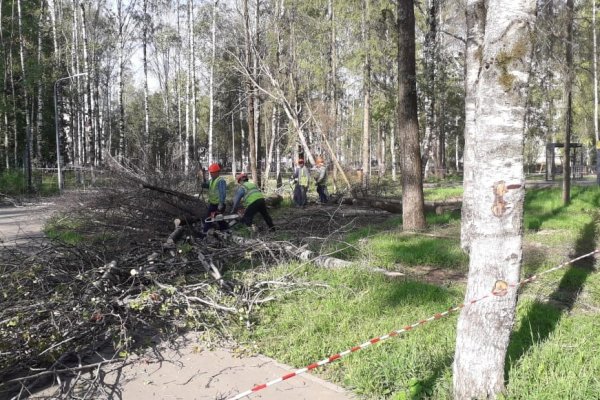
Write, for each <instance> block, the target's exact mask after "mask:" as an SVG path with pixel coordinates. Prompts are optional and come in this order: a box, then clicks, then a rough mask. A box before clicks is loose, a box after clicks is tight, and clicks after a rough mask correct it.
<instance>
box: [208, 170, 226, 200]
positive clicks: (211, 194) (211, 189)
mask: <svg viewBox="0 0 600 400" xmlns="http://www.w3.org/2000/svg"><path fill="white" fill-rule="evenodd" d="M222 180H223V177H222V176H217V177H216V178H215V179H211V180H210V183H209V185H208V203H209V204H219V200H220V199H219V182H221V181H222Z"/></svg>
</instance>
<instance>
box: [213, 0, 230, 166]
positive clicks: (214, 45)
mask: <svg viewBox="0 0 600 400" xmlns="http://www.w3.org/2000/svg"><path fill="white" fill-rule="evenodd" d="M218 6H219V0H215V2H214V4H213V14H212V28H211V35H212V43H211V56H210V72H209V78H208V79H209V82H208V90H209V93H208V101H209V104H208V163H209V164H210V163H212V162H213V125H214V113H215V111H214V102H215V99H214V74H215V53H216V47H217V7H218ZM232 123H233V120H232ZM231 132H232V134H233V129H232V131H231ZM234 162H235V161H234Z"/></svg>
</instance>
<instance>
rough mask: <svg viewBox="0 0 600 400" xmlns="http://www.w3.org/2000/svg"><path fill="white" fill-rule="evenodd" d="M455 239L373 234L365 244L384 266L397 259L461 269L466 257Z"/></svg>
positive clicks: (398, 260) (409, 263)
mask: <svg viewBox="0 0 600 400" xmlns="http://www.w3.org/2000/svg"><path fill="white" fill-rule="evenodd" d="M458 242H459V240H458V238H457V239H447V238H439V237H438V238H435V237H433V238H432V237H427V236H420V235H410V236H409V235H403V234H391V235H378V236H376V237H374V238H373V239H372V240H370V242H369V247H370V249H371V250H372V251H373V257H375V258H376V260H377V261H378V262H380V263H381V264H383V265H386V266H390V265H393V264H396V263H400V264H405V265H409V266H415V265H427V266H434V267H445V268H450V269H461V268H464V267H466V265H467V262H468V260H467V256H466V254H465V253H464V252H463V251H462V250H461V249H460V247H459V243H458Z"/></svg>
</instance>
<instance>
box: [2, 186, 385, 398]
mask: <svg viewBox="0 0 600 400" xmlns="http://www.w3.org/2000/svg"><path fill="white" fill-rule="evenodd" d="M117 182H121V184H116V183H117ZM63 205H64V206H65V208H64V211H65V212H64V213H62V214H59V215H58V216H57V217H56V218H55V219H54V220H53V221H52V222H51V226H52V230H53V231H55V232H58V233H60V232H63V233H64V232H70V233H73V232H74V233H75V238H76V239H77V240H70V239H73V238H72V237H69V236H65V237H62V236H60V234H58V237H59V238H61V237H62V239H56V240H53V241H46V242H44V243H43V244H42V245H41V246H40V247H38V248H36V249H35V251H32V249H31V247H30V248H28V249H21V248H18V247H12V248H11V247H5V248H3V249H2V251H0V296H1V298H2V301H1V303H0V304H1V306H0V397H7V396H15V398H21V397H23V396H27V395H29V394H31V393H32V392H33V391H34V390H35V388H36V387H38V386H40V385H46V384H48V383H51V382H59V383H62V384H64V383H65V382H67V381H70V383H69V385H65V386H64V391H63V396H64V397H65V398H67V397H68V395H69V392H70V390H72V388H73V387H75V386H76V385H75V384H74V382H73V380H75V381H79V386H81V384H82V381H85V382H84V383H85V384H86V385H87V386H89V387H90V390H89V392H88V393H94V390H93V389H94V387H97V386H98V385H101V382H100V381H99V380H98V376H99V375H98V374H92V375H91V376H92V377H91V378H90V377H89V376H88V375H86V374H83V372H85V371H88V370H90V369H92V370H93V369H96V368H100V366H102V365H104V364H106V363H111V362H115V361H122V360H124V359H126V358H127V355H128V354H131V353H132V352H135V351H136V349H139V348H140V347H142V346H145V345H147V341H148V339H147V338H149V337H159V338H160V340H168V339H170V338H175V337H177V336H179V335H181V334H182V333H183V332H185V331H188V330H196V331H203V330H211V331H213V332H217V333H218V334H219V335H220V337H221V338H228V337H229V335H230V333H229V330H228V328H227V327H230V326H232V324H240V323H243V324H245V325H247V326H251V324H252V320H253V318H254V315H253V310H254V305H256V304H260V303H264V302H266V301H271V300H273V299H275V298H277V296H278V293H281V291H282V288H284V289H285V290H289V288H290V287H293V286H294V285H297V286H304V285H305V283H303V282H298V281H295V280H294V279H295V278H294V277H292V276H289V275H286V276H284V277H282V278H281V279H280V280H279V281H273V280H269V281H261V280H260V278H258V276H259V275H255V278H250V279H245V280H244V281H237V280H236V279H234V278H232V276H235V274H228V275H225V274H224V271H226V270H241V269H247V268H248V267H252V268H256V267H257V266H258V267H266V266H270V265H275V264H278V263H281V262H284V261H286V260H288V259H290V258H296V259H298V258H299V259H303V260H311V259H313V260H315V259H316V260H321V261H323V265H325V266H329V265H328V264H327V263H328V262H330V261H331V260H330V259H329V258H327V257H325V258H323V257H322V256H319V255H318V254H316V253H312V252H311V251H310V250H307V249H306V244H307V241H308V240H309V239H310V238H312V239H313V240H315V241H322V240H323V238H328V237H332V234H333V232H337V234H339V235H342V234H343V232H344V231H349V230H352V229H354V227H355V226H354V223H353V221H355V219H353V217H347V218H345V219H344V218H342V221H343V222H337V221H338V219H336V218H334V216H335V215H336V213H337V214H338V215H341V212H340V210H336V209H334V210H333V211H331V210H330V211H325V210H323V211H320V212H316V213H315V216H313V217H312V218H311V217H307V216H306V215H304V214H303V215H293V214H292V215H291V216H290V217H289V219H288V220H279V221H278V228H279V231H278V232H277V234H278V237H294V236H298V233H300V235H299V236H300V237H301V238H302V240H298V241H297V242H292V241H276V240H274V237H273V236H269V234H266V233H263V234H261V235H260V236H259V237H258V238H253V239H244V238H240V237H234V236H228V235H222V234H220V233H215V234H214V236H213V235H209V237H207V238H205V239H200V238H198V237H197V235H196V233H197V232H198V231H199V230H200V216H202V215H203V213H204V212H205V204H204V203H203V201H202V198H201V197H194V196H187V195H182V192H178V191H175V190H169V189H166V190H165V189H161V187H158V186H155V185H152V184H148V183H145V182H141V181H139V180H136V179H131V178H123V177H120V178H119V179H115V180H114V183H113V184H111V185H110V188H105V189H102V190H97V191H88V192H86V193H83V194H82V193H77V194H71V195H69V196H66V197H65V200H64V204H63ZM365 218H368V219H369V220H370V221H371V222H372V219H373V217H372V216H365ZM175 219H178V220H179V221H181V222H179V224H180V225H181V226H183V227H184V230H183V235H181V237H180V238H179V240H178V242H177V243H173V242H171V243H170V242H169V241H168V237H169V235H170V233H171V232H172V231H173V230H174V229H175V225H174V220H175ZM324 222H325V223H324ZM328 226H329V228H327V227H328ZM324 229H325V231H324ZM286 230H289V231H290V232H289V233H288V232H286ZM292 232H293V233H292ZM319 257H321V258H319ZM333 264H335V262H334V263H333ZM333 264H331V265H333ZM340 265H345V264H344V262H342V264H340ZM333 266H338V265H333ZM224 276H228V278H227V279H226V278H225V277H224ZM100 353H101V354H102V357H100V358H98V357H99V354H100ZM92 360H93V361H92ZM92 396H93V395H92Z"/></svg>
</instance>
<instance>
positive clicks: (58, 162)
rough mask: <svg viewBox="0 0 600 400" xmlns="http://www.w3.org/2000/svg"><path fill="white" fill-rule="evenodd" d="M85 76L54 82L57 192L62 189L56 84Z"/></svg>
mask: <svg viewBox="0 0 600 400" xmlns="http://www.w3.org/2000/svg"><path fill="white" fill-rule="evenodd" d="M82 75H87V72H82V73H79V74H75V75H70V76H65V77H64V78H60V79H57V80H56V81H55V82H54V124H55V126H56V167H57V169H58V191H59V192H60V191H61V190H62V188H63V179H62V171H61V167H60V134H59V129H58V103H57V101H56V98H57V92H58V82H60V81H64V80H67V79H72V78H75V77H77V76H82Z"/></svg>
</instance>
